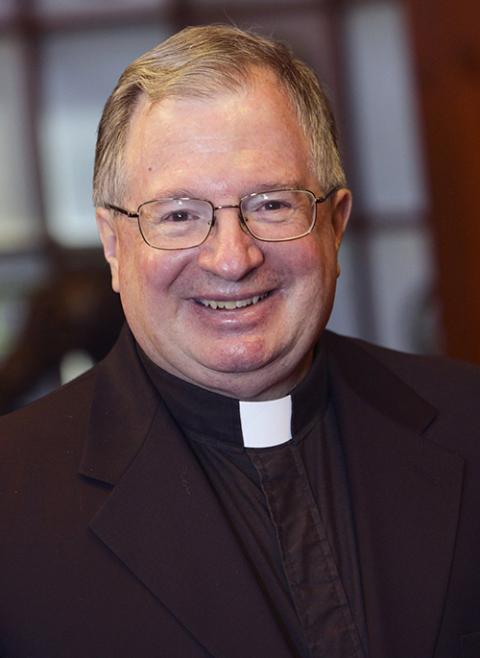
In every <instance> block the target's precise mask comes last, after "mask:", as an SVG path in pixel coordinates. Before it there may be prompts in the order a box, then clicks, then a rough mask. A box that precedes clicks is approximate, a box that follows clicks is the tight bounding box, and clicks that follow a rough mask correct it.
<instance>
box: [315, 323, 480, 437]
mask: <svg viewBox="0 0 480 658" xmlns="http://www.w3.org/2000/svg"><path fill="white" fill-rule="evenodd" d="M326 334H327V336H326V339H327V345H328V349H329V352H333V353H334V355H335V358H336V359H338V360H339V361H340V362H342V363H343V364H345V365H344V370H345V371H348V373H349V376H350V377H351V378H352V377H355V376H356V377H357V378H359V379H361V380H362V381H366V380H367V379H368V377H369V376H370V377H375V378H377V377H378V376H379V374H380V372H381V371H385V370H387V371H388V372H389V374H390V377H389V378H382V379H381V381H382V383H384V382H385V383H386V384H387V385H388V382H393V381H394V379H395V380H397V381H400V382H402V383H403V384H404V385H406V386H407V387H408V388H409V389H410V390H412V391H413V392H414V393H416V394H417V395H418V396H420V397H421V398H423V399H424V400H425V401H427V402H428V403H429V404H430V405H432V406H433V407H435V408H436V409H437V410H438V411H442V412H444V413H447V414H448V415H450V416H455V417H456V418H457V419H458V418H461V419H462V420H463V422H470V424H471V425H475V424H476V423H477V422H478V424H479V425H480V422H479V421H480V416H479V414H478V405H479V400H480V367H478V366H476V365H473V364H470V363H466V362H463V361H457V360H455V359H450V358H446V357H440V356H428V355H418V354H408V353H405V352H399V351H396V350H392V349H388V348H385V347H380V346H378V345H374V344H372V343H368V342H366V341H363V340H360V339H357V338H348V337H345V336H340V335H338V334H334V333H332V332H326ZM477 419H479V421H477Z"/></svg>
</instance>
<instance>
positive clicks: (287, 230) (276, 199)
mask: <svg viewBox="0 0 480 658" xmlns="http://www.w3.org/2000/svg"><path fill="white" fill-rule="evenodd" d="M241 210H242V214H243V217H244V220H245V223H246V224H247V226H248V229H249V231H250V232H251V233H252V234H253V235H254V236H256V237H258V238H260V239H263V240H290V239H292V238H298V237H301V236H302V235H305V234H306V233H308V232H309V231H310V230H311V228H312V225H313V222H314V218H315V196H314V195H313V194H312V193H311V192H308V191H306V190H274V191H272V192H261V193H259V194H252V195H251V196H248V197H246V198H244V199H243V201H242V204H241Z"/></svg>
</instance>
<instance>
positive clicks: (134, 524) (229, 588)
mask: <svg viewBox="0 0 480 658" xmlns="http://www.w3.org/2000/svg"><path fill="white" fill-rule="evenodd" d="M134 351H135V348H134V346H133V345H132V341H131V339H130V338H129V337H128V336H126V335H125V333H124V335H123V336H122V337H121V339H120V344H119V346H117V348H115V350H114V352H113V353H112V355H111V356H110V357H109V358H108V359H107V361H106V362H104V364H102V366H101V368H100V372H99V375H98V391H97V395H96V398H95V401H94V406H93V408H92V422H91V430H90V437H89V440H88V442H87V445H86V448H85V452H84V458H83V462H82V466H81V473H82V474H83V475H86V476H88V477H90V478H92V477H93V478H96V479H99V480H102V481H103V482H108V483H110V484H113V485H114V488H113V490H112V492H111V493H110V495H109V496H108V497H107V499H106V501H105V503H104V504H103V506H102V507H101V509H100V510H99V511H98V512H97V514H96V515H95V516H94V518H93V519H92V521H91V524H90V527H91V529H92V530H93V532H94V533H95V534H96V535H97V536H98V537H99V538H100V539H101V541H102V542H103V543H104V544H105V545H106V546H107V547H108V548H109V549H110V550H111V551H113V553H114V554H115V555H116V556H117V557H118V558H119V559H120V560H122V561H123V562H124V564H125V565H126V567H128V569H129V570H130V571H131V572H132V574H133V576H134V577H136V578H138V579H139V580H140V581H141V582H142V583H143V584H144V585H145V586H146V587H147V588H148V589H149V590H150V591H151V592H152V593H153V594H154V595H155V596H156V597H157V598H158V600H159V601H161V603H163V604H164V605H165V606H166V607H167V608H168V609H169V610H170V611H171V612H172V613H173V615H174V616H175V617H176V618H177V619H178V620H179V622H180V623H181V624H183V625H184V626H185V627H186V628H187V629H188V631H189V632H190V633H191V634H192V635H193V636H194V637H195V638H196V639H197V641H198V642H199V643H200V644H201V645H202V646H203V647H204V648H205V649H206V650H207V651H208V652H209V653H210V654H211V655H212V656H215V657H216V658H244V656H245V655H247V653H248V654H249V655H253V656H270V655H271V656H276V657H278V658H287V657H288V658H291V656H292V651H291V649H290V648H289V645H288V640H287V639H285V638H284V636H283V634H282V632H281V629H280V627H279V626H278V625H277V621H276V619H275V617H274V614H273V613H272V610H271V607H270V606H269V603H268V601H267V599H266V596H265V595H264V594H263V591H262V589H261V588H260V587H259V586H258V583H257V581H256V579H255V572H254V569H253V567H252V566H251V565H250V564H249V562H248V561H247V558H246V557H245V555H244V553H243V551H242V549H241V545H240V543H239V542H238V540H237V539H236V537H235V535H234V530H233V529H232V528H231V527H230V525H229V521H228V519H227V518H226V517H225V515H224V513H223V510H222V508H221V507H220V505H219V504H218V502H217V500H216V498H215V495H214V493H213V492H212V490H211V487H210V485H209V483H208V481H207V480H206V478H205V476H204V474H203V472H202V470H201V468H200V467H199V465H198V463H197V462H196V460H195V458H194V456H193V453H192V452H191V450H190V449H189V447H188V444H187V442H186V440H185V439H184V437H183V436H182V434H181V433H180V432H179V430H178V428H177V427H176V425H175V423H174V421H173V420H172V419H171V417H170V416H169V414H168V411H167V410H166V408H165V407H164V406H163V404H162V403H161V402H160V401H159V400H158V398H157V396H156V393H155V392H154V391H153V390H152V388H151V386H150V384H149V382H148V380H147V378H146V377H145V375H144V373H143V369H142V366H141V365H140V363H139V361H138V359H137V357H136V355H135V354H134ZM134 400H135V401H136V402H135V403H134Z"/></svg>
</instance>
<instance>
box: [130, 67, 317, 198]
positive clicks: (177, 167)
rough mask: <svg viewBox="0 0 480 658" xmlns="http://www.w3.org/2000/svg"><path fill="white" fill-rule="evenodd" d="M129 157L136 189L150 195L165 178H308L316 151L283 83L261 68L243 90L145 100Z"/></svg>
mask: <svg viewBox="0 0 480 658" xmlns="http://www.w3.org/2000/svg"><path fill="white" fill-rule="evenodd" d="M124 161H125V165H126V172H127V176H128V178H129V182H130V187H131V185H132V184H133V185H134V186H135V188H137V189H138V188H141V189H142V194H143V199H145V198H146V196H145V195H148V194H151V195H153V194H157V192H156V190H155V186H159V187H160V189H162V186H164V185H165V184H167V183H168V185H169V186H170V187H171V186H172V185H173V186H174V187H175V186H176V185H180V186H181V185H182V184H183V185H184V184H187V183H188V184H189V185H192V184H194V185H197V186H198V187H199V188H200V189H201V188H202V187H203V188H204V187H205V186H208V187H212V186H215V185H217V186H218V187H222V186H223V187H224V189H225V191H228V187H229V185H231V186H232V187H235V186H237V188H238V186H241V185H244V186H245V188H248V187H249V186H252V185H253V186H254V185H255V183H257V184H262V183H263V182H267V180H270V179H272V177H273V179H275V180H276V179H278V180H279V181H281V180H283V179H285V180H284V182H285V183H287V182H288V183H290V182H293V181H294V180H295V181H296V180H297V179H299V178H302V177H305V175H306V169H309V164H310V154H309V147H308V143H307V139H306V137H305V134H304V131H303V129H302V127H301V125H300V122H299V120H298V116H297V114H296V112H295V111H294V109H293V108H292V106H291V103H290V101H289V98H288V96H287V93H286V91H285V89H284V87H283V85H282V84H281V83H280V82H279V81H278V79H277V78H276V76H274V75H273V74H272V73H270V72H268V71H262V72H258V73H257V74H256V75H255V76H252V78H251V79H250V80H249V82H248V83H247V84H246V85H245V86H243V87H241V88H239V89H238V90H237V91H234V92H232V91H229V92H225V93H218V94H216V95H214V96H212V97H209V98H168V99H164V100H162V101H160V102H156V103H152V102H150V101H148V100H147V99H145V98H143V99H141V101H140V103H139V105H138V107H137V109H136V111H135V113H134V116H133V117H132V121H131V125H130V128H129V134H128V138H127V144H126V148H125V158H124ZM262 179H264V180H262ZM305 184H306V181H305ZM200 189H199V191H200ZM239 191H241V190H238V189H236V190H235V193H237V192H239ZM243 191H244V192H245V193H247V192H249V191H252V190H251V189H245V190H243ZM232 193H233V192H232Z"/></svg>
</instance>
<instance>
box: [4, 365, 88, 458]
mask: <svg viewBox="0 0 480 658" xmlns="http://www.w3.org/2000/svg"><path fill="white" fill-rule="evenodd" d="M96 370H97V367H95V368H92V369H91V370H89V371H88V372H86V373H84V374H83V375H81V376H80V377H78V378H77V379H75V380H73V381H72V382H70V383H68V384H66V385H64V386H62V387H60V388H58V389H56V390H55V391H53V392H52V393H49V394H48V395H46V396H44V397H42V398H40V399H38V400H36V401H35V402H32V403H30V404H28V405H27V406H25V407H23V408H21V409H18V410H17V411H14V412H12V413H9V414H7V415H5V416H1V417H0V460H2V461H3V462H4V463H5V461H6V460H7V461H8V458H9V457H11V458H13V457H15V458H16V459H19V458H20V459H21V458H22V457H25V458H28V459H29V460H35V459H36V458H37V457H38V456H39V454H40V453H41V452H42V451H45V450H47V451H48V450H49V449H50V448H53V447H54V446H57V447H58V449H60V450H61V449H62V448H63V447H64V446H65V445H67V444H69V443H70V444H71V443H72V442H74V440H75V438H76V437H77V436H83V434H84V430H85V428H86V426H87V424H88V419H89V415H90V407H91V401H92V398H93V390H94V386H95V379H96ZM37 453H39V454H38V455H37Z"/></svg>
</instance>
